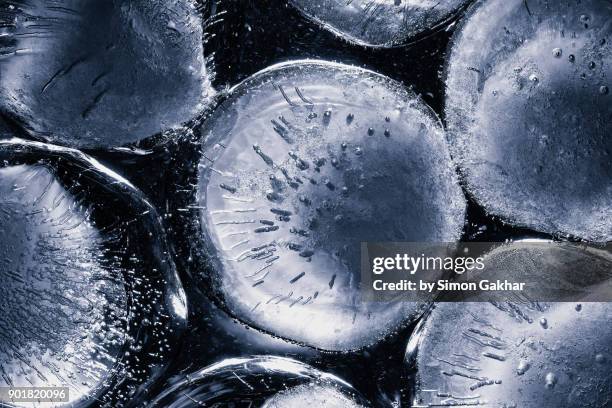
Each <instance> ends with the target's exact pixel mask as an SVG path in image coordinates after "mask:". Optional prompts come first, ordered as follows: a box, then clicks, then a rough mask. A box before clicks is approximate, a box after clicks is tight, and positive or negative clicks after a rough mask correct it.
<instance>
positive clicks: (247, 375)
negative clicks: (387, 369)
mask: <svg viewBox="0 0 612 408" xmlns="http://www.w3.org/2000/svg"><path fill="white" fill-rule="evenodd" d="M194 405H199V406H232V407H236V408H247V407H266V408H274V407H284V408H303V407H307V406H309V407H332V408H333V407H342V408H363V407H368V406H370V404H369V403H368V402H367V401H366V400H365V399H364V398H363V397H362V396H361V395H360V394H359V393H358V392H357V391H355V389H353V387H351V386H350V385H349V384H348V383H346V382H345V381H344V380H342V379H340V378H338V377H336V376H334V375H332V374H328V373H324V372H321V371H318V370H316V369H314V368H312V367H310V366H308V365H306V364H303V363H300V362H298V361H295V360H291V359H289V358H283V357H274V356H255V357H248V358H228V359H225V360H222V361H220V362H218V363H215V364H213V365H210V366H208V367H206V368H203V369H201V370H199V371H196V372H194V373H190V374H188V375H186V376H177V377H174V378H171V379H170V380H168V382H167V383H166V385H165V389H164V391H162V392H161V394H160V395H159V396H157V397H156V398H155V399H154V400H153V401H152V402H151V403H150V404H149V405H148V406H152V407H164V408H188V407H193V406H194Z"/></svg>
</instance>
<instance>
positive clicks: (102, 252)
mask: <svg viewBox="0 0 612 408" xmlns="http://www.w3.org/2000/svg"><path fill="white" fill-rule="evenodd" d="M0 163H2V164H1V165H0V277H1V278H2V282H3V284H2V285H0V310H1V315H2V317H1V318H0V328H1V333H2V335H1V336H0V367H2V370H1V374H2V375H1V376H0V385H1V386H4V387H32V386H34V387H67V391H66V394H65V398H66V400H67V401H66V403H65V405H66V406H75V404H76V405H78V406H91V405H93V406H99V405H98V404H102V403H108V404H110V405H111V406H123V405H124V404H125V403H126V402H127V401H130V400H131V398H137V397H138V396H139V395H141V393H142V390H139V389H138V386H140V385H142V384H151V383H152V381H153V380H155V378H156V377H157V376H159V371H160V369H161V368H162V367H164V366H165V364H166V359H167V358H168V356H169V353H170V348H171V346H172V342H173V341H175V340H176V334H178V332H179V331H180V329H181V328H182V327H183V326H184V323H185V318H186V309H185V307H186V306H185V303H184V295H183V292H182V288H181V286H180V283H179V282H178V279H177V277H176V273H175V271H174V269H173V266H172V261H171V259H170V258H169V256H168V254H167V250H166V248H165V245H166V244H165V242H164V236H163V231H162V230H161V227H160V226H159V223H158V219H157V216H156V215H155V210H154V209H153V208H152V207H151V206H150V204H148V203H147V202H146V201H145V200H144V199H142V198H141V197H140V196H139V193H138V192H137V191H136V190H135V189H134V188H133V187H132V186H130V185H129V183H127V182H126V181H125V180H123V179H121V178H120V177H117V176H115V175H113V174H112V172H110V170H108V169H106V168H104V167H102V166H100V165H99V164H98V163H96V162H94V161H92V160H91V159H88V158H87V157H85V156H83V155H82V154H81V153H78V152H76V151H72V150H67V149H61V148H56V147H51V146H46V145H43V144H39V143H35V142H22V141H17V140H13V141H0ZM118 208H120V209H121V211H117V209H118ZM5 396H6V394H5ZM3 402H10V401H9V400H3ZM20 405H21V404H20ZM59 405H61V404H57V403H56V405H55V406H59ZM26 406H32V404H26Z"/></svg>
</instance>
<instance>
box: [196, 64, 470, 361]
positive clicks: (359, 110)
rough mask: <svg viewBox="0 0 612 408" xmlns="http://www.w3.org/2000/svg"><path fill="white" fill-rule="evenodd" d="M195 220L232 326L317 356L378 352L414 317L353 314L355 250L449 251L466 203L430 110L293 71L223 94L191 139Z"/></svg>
mask: <svg viewBox="0 0 612 408" xmlns="http://www.w3.org/2000/svg"><path fill="white" fill-rule="evenodd" d="M202 135H203V138H204V142H203V153H202V160H201V162H200V165H199V166H200V176H199V184H198V198H197V201H198V202H197V205H196V208H197V207H199V208H203V209H204V210H203V211H202V212H201V221H202V226H203V230H204V241H203V243H204V246H205V248H206V251H207V254H208V257H209V260H208V261H209V264H210V265H209V266H210V268H209V269H210V273H211V274H212V275H211V278H212V281H213V285H214V289H215V291H216V292H215V295H218V297H220V298H221V301H222V303H223V304H224V305H225V307H226V308H227V309H228V310H229V312H230V313H231V314H233V315H234V316H236V317H238V318H239V319H241V320H243V321H245V322H247V323H249V324H251V325H253V326H255V327H257V328H260V329H263V330H266V331H268V332H270V333H272V334H275V335H277V336H281V337H284V338H286V339H290V340H293V341H297V342H299V343H301V344H307V345H310V346H314V347H317V348H321V349H326V350H348V349H357V348H360V347H363V346H365V345H369V344H372V343H375V342H376V341H378V340H379V339H381V338H382V337H384V336H386V335H387V334H389V333H391V332H392V331H393V330H395V329H396V328H397V327H399V326H400V325H401V324H402V323H403V322H406V321H410V320H412V319H414V318H415V317H416V316H418V314H419V313H420V312H421V311H422V308H423V306H424V304H420V303H407V302H406V303H402V302H395V303H372V302H370V303H365V302H361V300H360V292H359V280H360V277H359V271H360V242H362V241H379V242H381V241H427V242H429V241H431V242H438V241H442V242H452V241H455V240H457V239H458V238H459V236H460V234H461V230H462V226H463V220H464V212H465V199H464V197H463V194H462V192H461V189H460V188H459V186H458V184H457V180H456V177H455V173H454V168H453V165H452V163H451V160H450V157H449V154H448V151H447V146H446V142H445V140H444V132H443V130H442V128H441V126H440V124H439V122H438V120H437V119H436V118H435V116H434V114H433V113H432V111H431V110H429V108H427V107H426V106H425V105H424V104H423V103H422V102H421V101H420V100H419V99H418V98H417V97H416V96H415V95H413V94H412V93H411V92H409V91H407V90H406V89H404V88H403V87H402V86H401V85H400V84H398V83H396V82H394V81H392V80H391V79H389V78H386V77H384V76H381V75H379V74H376V73H374V72H371V71H367V70H364V69H360V68H355V67H350V66H346V65H340V64H335V63H328V62H320V61H296V62H291V63H284V64H280V65H276V66H273V67H271V68H268V69H266V70H264V71H261V72H259V73H257V74H255V75H254V76H253V77H251V78H249V79H247V80H246V81H245V82H243V83H241V84H239V85H238V86H236V87H235V88H233V89H232V90H231V91H230V92H229V96H228V98H227V99H226V100H225V101H224V102H223V103H222V104H221V105H220V106H219V107H218V108H217V109H216V111H215V112H214V114H213V115H212V116H211V117H210V118H208V120H207V121H206V122H205V124H204V127H203V129H202Z"/></svg>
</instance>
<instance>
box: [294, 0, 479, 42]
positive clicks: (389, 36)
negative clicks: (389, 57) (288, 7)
mask: <svg viewBox="0 0 612 408" xmlns="http://www.w3.org/2000/svg"><path fill="white" fill-rule="evenodd" d="M468 2H469V1H466V0H437V1H436V0H416V1H415V0H352V1H346V0H290V3H291V4H292V5H293V6H294V7H296V8H297V9H298V10H300V11H301V12H302V13H303V14H304V15H305V16H306V17H307V18H309V19H311V20H313V21H314V22H316V23H317V24H319V25H321V26H322V27H323V28H325V29H327V30H330V31H331V32H332V33H334V34H335V35H337V36H338V37H340V38H342V39H344V40H347V41H349V42H353V43H357V44H360V45H366V46H373V47H391V46H394V45H399V44H403V43H406V42H408V41H410V40H414V39H415V38H417V37H419V36H422V35H424V34H426V33H429V32H431V31H432V30H434V29H436V28H437V27H439V26H440V25H442V24H444V23H445V22H447V21H449V20H450V19H451V18H453V17H454V16H455V15H456V13H457V12H458V11H459V10H460V9H461V8H462V7H463V6H464V5H466V4H467V3H468Z"/></svg>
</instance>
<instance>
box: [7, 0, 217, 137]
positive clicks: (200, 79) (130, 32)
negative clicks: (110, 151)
mask: <svg viewBox="0 0 612 408" xmlns="http://www.w3.org/2000/svg"><path fill="white" fill-rule="evenodd" d="M209 92H210V84H209V81H208V74H207V72H206V67H205V61H204V55H203V46H202V21H201V18H200V16H199V14H198V12H197V11H196V9H195V6H194V5H193V4H192V2H191V0H170V1H161V0H129V1H120V0H59V1H54V2H52V3H49V1H45V0H32V1H27V2H26V1H18V2H10V1H2V2H0V109H1V110H2V111H3V113H4V114H6V115H8V116H9V117H12V118H14V119H15V120H16V121H18V122H19V123H20V124H21V125H22V126H23V127H24V128H25V129H26V131H27V132H28V133H29V134H30V135H31V136H32V137H34V138H36V139H42V140H46V141H50V142H54V143H58V144H62V145H67V146H71V147H85V148H92V147H116V146H120V145H124V144H127V143H133V142H136V141H138V140H141V139H143V138H146V137H149V136H152V135H154V134H156V133H158V132H160V131H162V130H164V129H168V128H172V127H176V126H178V125H180V124H181V123H184V122H186V121H188V120H190V119H192V118H193V117H194V116H195V115H196V114H197V112H199V110H200V109H201V107H202V104H203V103H204V102H205V100H206V98H207V94H208V93H209Z"/></svg>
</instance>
